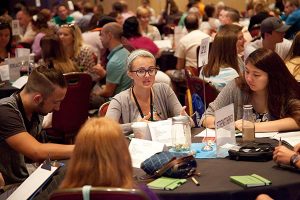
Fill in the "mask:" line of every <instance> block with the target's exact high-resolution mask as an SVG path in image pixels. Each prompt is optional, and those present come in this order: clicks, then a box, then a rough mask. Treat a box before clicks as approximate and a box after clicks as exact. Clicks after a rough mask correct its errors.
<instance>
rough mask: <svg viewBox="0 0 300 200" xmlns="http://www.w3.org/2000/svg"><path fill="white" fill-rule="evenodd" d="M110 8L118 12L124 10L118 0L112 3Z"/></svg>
mask: <svg viewBox="0 0 300 200" xmlns="http://www.w3.org/2000/svg"><path fill="white" fill-rule="evenodd" d="M112 10H113V11H116V12H118V13H122V12H123V10H124V7H123V4H122V3H121V2H119V1H117V2H115V3H113V4H112Z"/></svg>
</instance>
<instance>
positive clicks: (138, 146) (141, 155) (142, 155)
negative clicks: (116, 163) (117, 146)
mask: <svg viewBox="0 0 300 200" xmlns="http://www.w3.org/2000/svg"><path fill="white" fill-rule="evenodd" d="M164 148H165V145H164V144H163V143H159V142H153V141H149V140H142V139H137V138H133V139H132V140H131V142H130V144H129V152H130V156H131V160H132V166H133V167H136V168H140V166H141V163H142V162H143V161H144V160H146V159H147V158H149V157H150V156H152V155H154V154H156V153H158V152H162V151H163V150H164Z"/></svg>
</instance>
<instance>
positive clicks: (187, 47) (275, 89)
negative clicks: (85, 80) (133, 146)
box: [0, 0, 300, 199]
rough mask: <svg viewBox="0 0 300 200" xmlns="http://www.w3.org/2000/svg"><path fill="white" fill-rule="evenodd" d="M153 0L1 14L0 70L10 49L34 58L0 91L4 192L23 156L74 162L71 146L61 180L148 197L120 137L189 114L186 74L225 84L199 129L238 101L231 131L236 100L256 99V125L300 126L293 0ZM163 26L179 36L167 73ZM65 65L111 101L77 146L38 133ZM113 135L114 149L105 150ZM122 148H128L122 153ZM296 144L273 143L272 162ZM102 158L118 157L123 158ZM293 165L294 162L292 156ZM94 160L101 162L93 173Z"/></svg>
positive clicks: (23, 169)
mask: <svg viewBox="0 0 300 200" xmlns="http://www.w3.org/2000/svg"><path fill="white" fill-rule="evenodd" d="M151 2H152V1H145V0H142V1H141V6H139V7H138V8H136V9H135V10H134V11H135V12H133V10H131V9H133V8H131V7H130V4H129V3H130V1H124V0H120V1H116V2H115V3H112V5H111V9H110V10H105V11H104V9H103V4H104V3H99V4H93V3H90V2H88V3H86V2H85V1H83V0H79V1H77V2H76V3H75V5H74V8H75V10H71V9H70V7H69V5H68V4H65V3H58V4H55V5H53V7H51V8H49V9H42V10H40V9H35V10H34V9H31V7H30V6H26V5H21V6H19V7H16V9H15V10H14V11H15V12H14V13H12V15H13V16H14V17H13V19H18V20H19V30H15V28H16V27H13V28H14V31H13V29H12V25H11V20H12V18H11V17H9V16H8V15H7V13H4V14H3V15H1V16H0V67H1V65H2V64H4V61H5V59H10V58H13V57H15V55H16V49H17V48H23V47H26V48H30V51H31V53H34V54H35V61H36V63H38V64H37V66H39V67H38V68H37V69H33V70H32V73H31V74H30V75H29V78H28V82H27V84H26V85H25V87H24V88H22V89H21V90H20V91H18V92H17V93H15V94H13V95H12V96H10V97H8V98H5V99H1V100H0V113H2V114H0V150H1V153H0V189H1V186H2V185H4V182H5V184H7V185H10V184H15V183H17V184H19V183H21V182H22V181H24V180H25V179H26V178H27V177H28V176H29V173H28V170H27V166H26V163H25V161H24V156H25V157H28V158H30V159H31V160H33V161H42V160H44V159H46V158H47V156H48V154H50V156H51V158H52V159H69V158H70V156H71V154H72V152H73V154H72V157H71V160H70V163H71V164H70V165H71V167H68V171H67V174H66V177H65V179H64V181H63V183H62V184H61V186H60V187H61V188H72V187H82V186H84V185H92V186H110V187H123V188H139V189H142V190H144V191H145V192H146V193H147V194H148V195H150V196H151V195H153V194H151V191H148V190H147V189H145V188H144V186H139V185H136V184H135V183H134V181H133V180H132V165H131V159H130V155H129V153H128V151H127V150H126V151H123V150H124V149H127V148H126V147H127V146H128V145H127V144H126V141H124V140H125V139H124V136H125V135H128V134H130V133H132V128H131V125H132V123H134V122H139V121H142V122H147V123H148V122H150V121H158V120H166V119H168V118H171V117H174V116H177V115H187V112H186V111H185V109H186V107H185V106H184V103H185V102H182V101H180V100H181V99H180V98H179V95H178V93H177V92H178V90H180V89H182V88H184V89H183V90H185V89H186V82H185V79H186V78H185V74H184V73H185V71H188V72H190V75H192V76H196V77H197V78H200V79H203V80H205V81H206V82H209V83H210V84H211V85H212V86H213V87H215V88H217V90H218V91H219V92H220V93H219V95H218V96H217V98H216V99H215V100H214V101H213V102H211V103H210V104H209V105H208V108H207V110H206V112H205V113H204V115H203V116H202V118H201V120H200V122H199V123H200V124H201V125H202V127H208V128H215V127H214V122H215V111H216V110H218V109H220V108H222V107H225V106H227V105H229V104H231V103H233V104H234V116H235V126H236V129H239V130H241V129H242V120H241V119H242V114H243V105H244V104H251V105H253V110H254V114H255V116H256V122H255V128H256V131H258V132H270V131H294V130H297V131H299V130H300V92H299V91H300V90H299V85H300V84H299V81H300V78H299V77H300V60H299V56H300V50H299V48H300V47H299V45H300V43H299V42H300V33H299V32H298V31H299V29H300V25H299V23H300V20H295V19H298V18H296V17H298V15H299V3H298V2H297V1H295V0H285V1H283V2H282V6H283V7H282V6H281V7H280V8H279V7H278V8H276V7H274V6H276V4H274V5H273V7H272V5H270V4H268V3H267V2H266V1H263V0H257V1H256V0H253V1H249V4H248V6H247V8H248V9H249V10H248V12H247V13H246V16H245V15H244V16H243V18H242V14H241V13H240V12H239V11H238V10H236V9H235V8H232V7H229V6H228V5H225V4H224V3H223V2H219V3H218V4H216V5H214V4H208V5H206V6H205V4H204V3H203V2H201V0H188V5H187V8H188V9H187V11H186V12H185V13H182V12H181V11H180V9H179V7H178V6H177V4H176V2H178V1H175V0H166V1H165V4H164V5H165V7H164V9H163V11H162V13H158V12H155V11H154V9H153V8H151ZM152 3H153V2H152ZM50 9H51V10H50ZM278 9H281V12H284V14H282V15H281V14H280V13H281V12H280V11H279V10H278ZM251 10H254V12H253V13H252V14H251V12H252V11H251ZM156 13H157V15H156ZM0 14H1V13H0ZM177 25H178V27H176V29H175V28H174V27H175V26H177ZM177 28H178V29H177ZM175 30H176V31H178V30H180V31H179V32H180V33H179V32H176V31H175ZM254 30H255V32H253V31H254ZM13 33H14V35H13ZM178 33H179V34H178ZM250 33H251V34H250ZM16 34H17V35H16ZM169 34H171V35H173V36H171V37H169V38H176V41H175V40H173V41H171V42H173V45H171V46H172V49H168V50H167V51H168V52H172V53H173V54H174V59H176V60H177V64H176V65H175V66H172V67H173V70H170V71H167V72H166V73H165V71H160V68H159V66H157V65H156V59H157V58H159V57H160V56H163V51H165V49H163V48H162V47H160V46H159V44H160V43H159V42H161V41H159V40H162V39H166V38H167V37H166V36H168V35H169ZM252 36H253V37H252ZM207 38H208V39H209V41H210V51H209V52H208V58H207V63H203V64H202V65H203V66H202V65H201V64H200V65H201V66H199V63H198V59H199V58H198V53H197V48H198V49H199V45H201V43H202V41H203V40H204V39H207ZM168 48H169V47H168ZM68 72H86V73H88V74H89V75H90V76H91V77H92V80H93V83H94V85H93V89H92V90H91V94H90V102H89V107H90V108H91V109H96V110H98V109H99V107H101V105H102V104H104V103H106V102H109V106H108V110H107V113H106V117H107V118H109V119H91V120H89V121H87V122H86V124H84V125H83V127H82V129H81V130H80V132H79V134H78V137H77V140H76V143H75V149H74V146H73V145H60V144H51V143H46V144H44V143H41V142H39V141H38V140H37V132H36V131H40V127H41V125H42V124H43V126H44V128H45V127H47V124H48V125H49V124H51V120H52V119H51V118H50V121H44V122H43V117H42V116H45V115H46V114H48V113H51V112H52V111H55V110H58V109H59V107H60V103H61V101H63V99H64V96H65V94H66V87H67V86H66V83H65V79H64V77H63V73H68ZM178 74H180V76H181V77H183V81H182V82H181V83H180V84H183V85H184V87H179V88H176V87H177V86H178V85H176V84H173V85H172V82H173V83H175V82H176V81H175V80H176V76H177V75H178ZM165 83H167V84H165ZM174 91H175V92H174ZM183 93H185V91H184V92H183ZM191 123H193V121H192V120H191ZM118 124H119V125H120V126H119V125H118ZM192 125H194V124H192ZM120 127H121V128H120ZM121 133H123V134H121ZM111 142H113V143H114V144H118V145H115V146H114V145H112V146H114V147H118V148H117V149H113V148H112V149H107V148H105V146H106V145H108V144H109V143H111ZM99 146H100V147H101V149H99V148H98V147H99ZM121 146H122V148H124V149H122V154H121V155H120V151H119V147H120V148H121ZM73 149H74V151H73ZM2 152H7V154H2ZM91 152H93V154H91ZM94 152H96V153H95V154H94ZM297 152H299V148H297V147H296V148H295V149H294V151H288V150H287V149H285V148H284V147H278V148H276V149H275V151H274V161H275V162H276V163H289V161H290V159H291V157H292V156H293V155H294V154H295V153H297ZM85 156H86V157H88V158H91V159H90V160H87V161H83V162H90V163H91V167H93V168H91V169H86V168H83V167H82V166H80V163H81V162H82V160H80V159H83V157H85ZM91 156H92V157H91ZM106 157H111V158H116V159H118V160H121V159H122V160H124V162H123V163H124V166H122V167H120V166H119V165H118V164H117V162H110V161H108V160H106ZM125 163H126V164H125ZM77 164H78V166H77ZM296 164H297V165H296V166H297V167H299V165H298V164H299V162H298V163H296ZM94 165H97V166H98V167H97V168H98V169H99V171H98V172H97V173H95V174H97V175H95V174H94V171H93V170H94V168H95V167H94ZM107 165H110V167H111V168H112V170H113V172H115V173H114V175H115V177H113V176H112V175H110V176H108V177H106V175H105V174H111V172H110V171H106V170H108V169H107V167H106V166H107ZM78 170H79V171H78ZM80 170H81V171H80ZM82 170H83V171H82ZM84 170H86V171H84ZM123 170H125V171H123ZM125 172H126V173H127V176H124V177H123V178H124V180H121V179H120V176H119V174H124V173H125ZM77 173H86V174H91V175H92V176H90V177H89V176H87V177H86V179H84V178H82V177H81V176H79V177H78V176H77V177H76V176H74V174H77ZM1 174H2V175H1ZM2 176H3V178H2ZM99 177H101V178H99ZM2 179H3V180H2ZM76 179H78V180H76ZM263 197H264V196H263ZM155 198H156V197H155V196H153V197H152V196H151V199H155Z"/></svg>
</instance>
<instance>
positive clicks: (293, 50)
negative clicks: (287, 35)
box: [285, 32, 300, 76]
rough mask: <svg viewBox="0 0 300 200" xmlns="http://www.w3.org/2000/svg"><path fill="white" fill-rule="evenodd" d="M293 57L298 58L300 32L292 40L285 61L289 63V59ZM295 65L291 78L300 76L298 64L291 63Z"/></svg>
mask: <svg viewBox="0 0 300 200" xmlns="http://www.w3.org/2000/svg"><path fill="white" fill-rule="evenodd" d="M295 57H300V32H298V33H297V34H296V35H295V37H294V40H293V43H292V46H291V48H290V51H289V53H288V55H287V58H286V59H285V61H290V60H291V59H293V58H295ZM293 64H296V67H295V68H294V71H293V73H292V74H293V76H296V75H297V74H300V63H293Z"/></svg>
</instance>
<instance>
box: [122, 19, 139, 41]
mask: <svg viewBox="0 0 300 200" xmlns="http://www.w3.org/2000/svg"><path fill="white" fill-rule="evenodd" d="M141 35H142V34H141V33H140V26H139V21H138V19H137V17H135V16H132V17H129V18H127V19H126V20H125V22H124V24H123V36H124V37H126V38H132V37H139V36H141Z"/></svg>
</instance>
